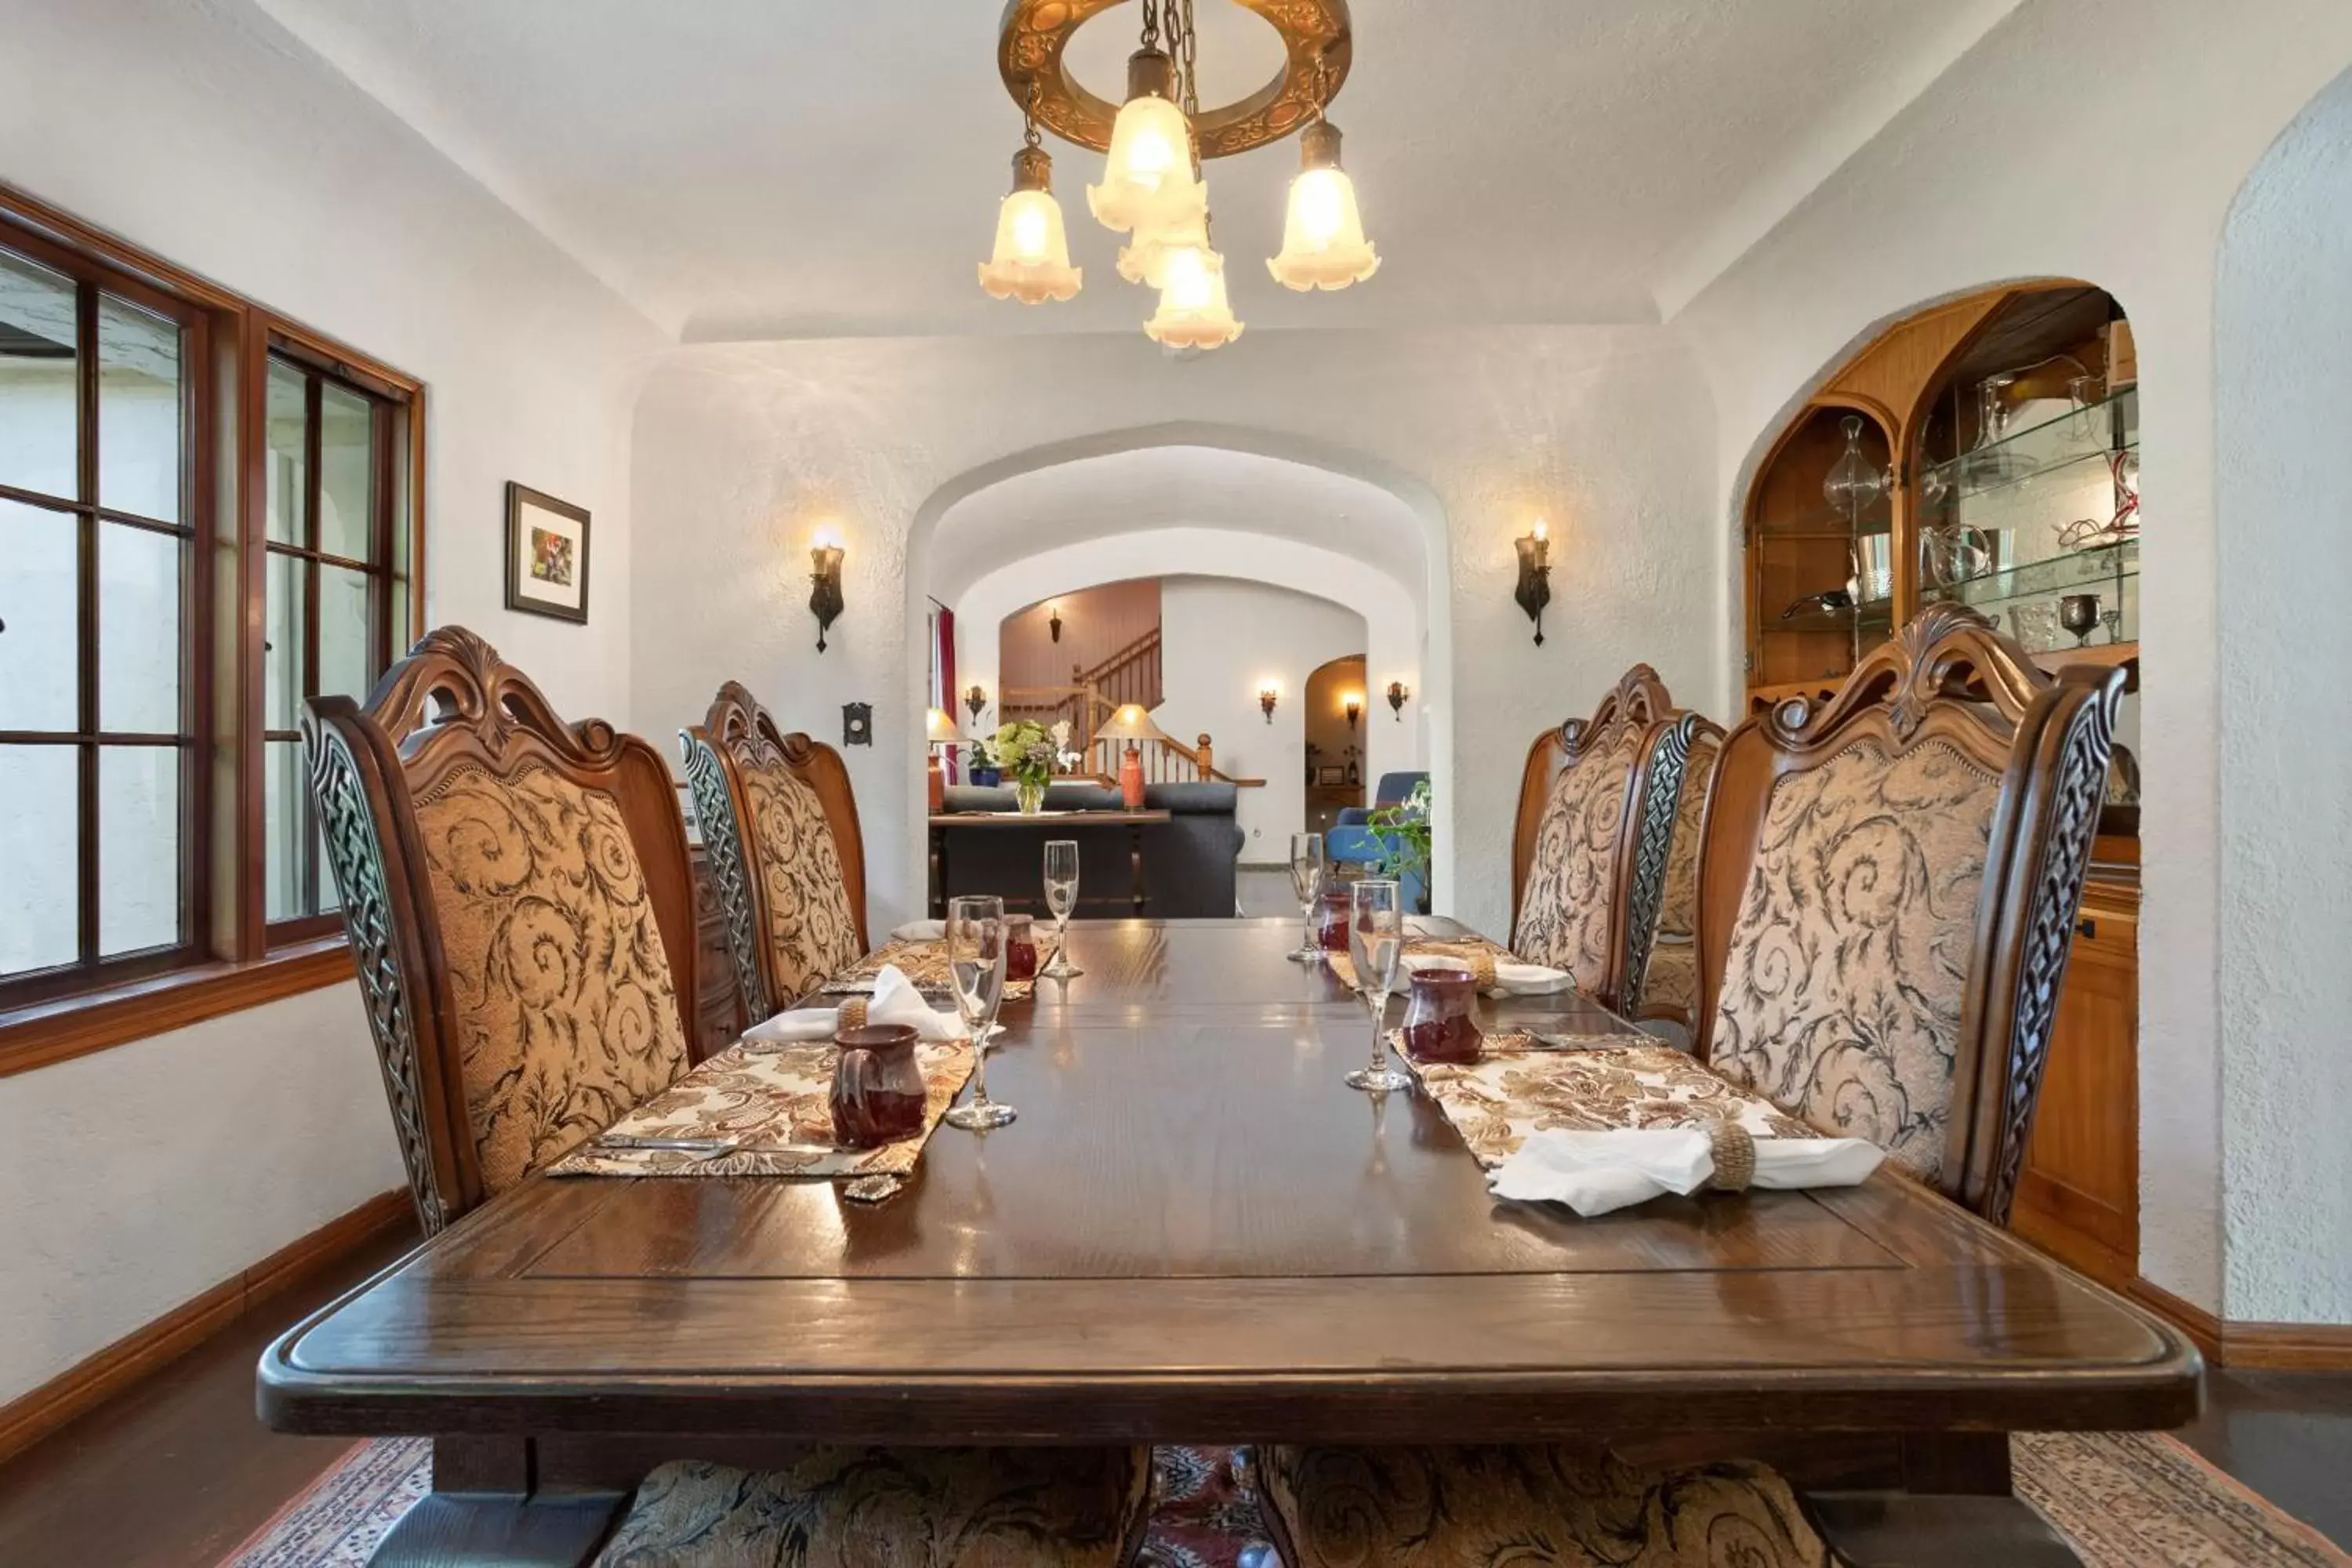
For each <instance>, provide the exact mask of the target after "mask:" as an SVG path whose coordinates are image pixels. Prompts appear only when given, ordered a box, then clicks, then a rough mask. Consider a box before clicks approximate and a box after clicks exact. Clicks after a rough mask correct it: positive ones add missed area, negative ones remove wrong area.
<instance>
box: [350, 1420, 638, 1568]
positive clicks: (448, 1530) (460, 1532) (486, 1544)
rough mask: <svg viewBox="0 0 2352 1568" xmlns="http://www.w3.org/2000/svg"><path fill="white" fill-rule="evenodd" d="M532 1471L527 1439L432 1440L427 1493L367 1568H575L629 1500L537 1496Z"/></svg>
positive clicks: (612, 1494) (598, 1494)
mask: <svg viewBox="0 0 2352 1568" xmlns="http://www.w3.org/2000/svg"><path fill="white" fill-rule="evenodd" d="M535 1469H536V1465H535V1455H534V1453H533V1445H532V1443H531V1440H530V1438H528V1437H436V1438H435V1439H434V1440H433V1489H432V1491H431V1492H429V1493H427V1494H426V1495H425V1497H424V1498H422V1499H420V1500H418V1501H417V1504H416V1506H415V1508H412V1509H410V1510H408V1511H407V1512H406V1513H405V1514H404V1515H402V1516H401V1519H400V1522H399V1523H397V1524H395V1525H394V1526H393V1527H392V1530H391V1531H390V1533H388V1534H387V1535H385V1536H384V1538H383V1542H382V1543H381V1544H380V1545H378V1546H377V1547H376V1549H375V1555H374V1556H373V1557H371V1558H370V1559H368V1562H369V1564H370V1568H449V1564H452V1563H510V1564H514V1565H515V1568H580V1565H581V1564H583V1563H587V1562H589V1561H590V1560H591V1559H593V1557H594V1556H595V1554H596V1549H597V1548H598V1547H599V1546H601V1545H603V1544H604V1537H605V1536H606V1535H608V1534H610V1533H611V1532H612V1529H613V1525H614V1521H616V1520H617V1519H618V1518H619V1517H620V1513H621V1510H622V1509H623V1508H624V1507H625V1506H626V1504H627V1503H628V1500H629V1494H628V1493H627V1492H625V1491H575V1492H546V1491H540V1490H538V1489H537V1488H536V1482H535V1475H534V1471H535Z"/></svg>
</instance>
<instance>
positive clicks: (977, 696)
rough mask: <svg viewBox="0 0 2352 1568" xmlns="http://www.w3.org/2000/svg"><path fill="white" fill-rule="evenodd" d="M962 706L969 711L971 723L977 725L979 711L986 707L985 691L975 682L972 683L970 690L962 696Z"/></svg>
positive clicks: (986, 695) (986, 692) (986, 697)
mask: <svg viewBox="0 0 2352 1568" xmlns="http://www.w3.org/2000/svg"><path fill="white" fill-rule="evenodd" d="M963 705H964V706H965V707H967V708H969V709H971V721H972V722H973V723H975V724H977V723H979V722H980V710H982V709H983V708H985V707H987V706H988V691H987V689H986V688H984V687H982V685H981V684H980V682H978V681H977V680H975V681H973V682H972V683H971V690H970V691H967V692H965V693H964V694H963Z"/></svg>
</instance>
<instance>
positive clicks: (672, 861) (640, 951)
mask: <svg viewBox="0 0 2352 1568" xmlns="http://www.w3.org/2000/svg"><path fill="white" fill-rule="evenodd" d="M308 706H309V711H308V712H307V714H306V715H305V717H304V719H303V721H302V732H303V738H304V741H305V742H306V744H307V746H308V748H309V756H310V791H311V797H312V799H313V801H314V802H315V803H316V805H317V807H318V813H319V819H320V824H321V826H322V827H323V829H324V837H325V840H326V850H327V860H328V863H329V864H330V865H331V867H332V868H333V870H334V873H335V881H336V884H337V886H338V887H339V888H340V889H341V894H342V908H343V923H344V928H345V930H346V931H349V933H350V935H351V942H352V953H353V955H354V956H355V957H356V959H357V960H358V963H359V972H360V984H361V993H362V997H363V999H364V1000H365V1002H366V1004H367V1008H368V1023H369V1026H370V1028H371V1030H372V1031H373V1035H374V1038H375V1045H376V1052H377V1056H378V1058H379V1059H380V1061H381V1064H382V1067H383V1080H384V1091H385V1093H386V1095H387V1096H388V1098H389V1099H390V1100H391V1104H392V1115H393V1124H394V1130H395V1131H396V1132H397V1133H398V1136H399V1142H400V1148H401V1155H402V1157H403V1159H404V1161H405V1162H406V1164H407V1169H408V1182H409V1190H410V1193H411V1194H412V1195H413V1196H414V1197H415V1201H416V1210H417V1215H418V1217H419V1218H420V1219H421V1220H422V1221H423V1223H424V1226H425V1232H426V1234H428V1235H430V1234H432V1233H434V1232H436V1231H438V1230H440V1229H441V1228H442V1227H443V1226H446V1224H447V1223H448V1222H449V1221H451V1220H453V1219H455V1218H456V1217H457V1215H461V1214H463V1213H465V1212H466V1211H467V1210H468V1209H470V1208H472V1207H474V1206H475V1205H478V1204H479V1203H481V1202H482V1201H483V1200H485V1199H487V1198H490V1197H493V1196H496V1195H497V1194H499V1193H502V1192H504V1191H506V1190H507V1189H508V1188H509V1187H511V1186H513V1185H514V1184H516V1183H518V1182H520V1181H521V1180H522V1179H523V1178H524V1177H526V1176H528V1175H530V1173H532V1172H534V1171H537V1170H539V1169H541V1168H542V1167H543V1166H545V1165H547V1164H549V1163H552V1162H553V1161H554V1160H556V1159H557V1158H559V1157H560V1156H562V1154H563V1153H565V1152H568V1151H569V1150H570V1149H571V1148H572V1145H573V1144H574V1143H576V1142H579V1141H580V1140H581V1139H583V1138H585V1137H587V1136H589V1135H591V1134H593V1133H594V1132H598V1131H602V1130H603V1129H604V1127H606V1126H608V1125H610V1124H611V1123H612V1122H613V1121H615V1120H617V1119H618V1118H619V1117H620V1116H621V1114H622V1113H623V1112H625V1111H626V1110H630V1109H631V1108H633V1107H634V1106H635V1105H636V1104H637V1103H638V1101H640V1100H645V1099H646V1098H647V1097H648V1096H650V1095H652V1094H653V1093H655V1092H656V1091H657V1090H659V1089H665V1088H667V1087H668V1085H669V1083H670V1081H671V1080H672V1079H675V1078H677V1075H678V1074H679V1073H680V1072H681V1071H683V1070H684V1069H685V1068H686V1067H687V1064H688V1055H689V1051H688V1040H689V1039H690V1038H691V1037H692V1027H691V1023H692V1021H691V1018H690V1017H689V1016H688V1009H689V1008H690V1007H691V1005H692V998H693V996H694V963H695V931H694V889H693V887H692V884H691V882H690V881H689V880H688V873H687V858H686V856H687V847H686V828H685V824H684V823H683V821H682V820H681V819H680V817H679V816H678V811H677V791H676V789H675V787H674V786H673V785H672V784H670V783H669V780H668V777H667V774H668V771H669V770H668V768H667V766H666V765H665V764H664V763H663V762H662V760H661V757H660V755H659V754H658V753H656V752H655V751H654V750H653V748H652V747H650V746H648V745H646V743H645V742H643V741H640V740H638V739H636V738H635V736H632V735H624V734H621V733H618V732H617V731H614V729H613V727H612V726H611V725H609V724H606V723H604V721H601V720H596V719H589V720H583V721H581V722H580V723H578V724H566V723H565V722H564V721H562V719H560V718H558V717H557V716H556V714H555V711H554V710H552V709H551V708H550V707H549V706H548V703H547V699H546V698H545V697H543V696H542V695H541V693H540V690H539V688H538V687H536V686H534V685H533V684H531V682H530V679H529V678H527V677H526V676H524V675H523V674H522V672H521V671H520V670H517V669H515V668H512V667H510V666H509V665H508V664H506V663H505V662H503V661H502V660H501V659H500V658H499V655H498V650H497V649H495V648H493V647H490V645H489V644H488V643H486V642H484V641H483V640H482V639H481V638H480V637H476V636H475V635H474V634H473V633H471V632H469V631H467V630H465V629H463V628H462V627H454V626H453V627H446V628H444V629H442V630H439V631H436V632H433V633H430V634H428V635H427V636H426V637H424V638H423V639H422V640H421V641H419V642H418V643H417V644H416V646H415V647H414V648H413V649H411V650H410V652H409V655H408V657H407V658H404V659H403V660H402V661H401V662H400V663H398V664H396V665H394V667H393V668H391V669H390V670H387V671H386V672H385V674H384V677H383V680H382V681H380V682H379V683H378V684H377V686H376V689H375V691H374V692H373V695H372V696H371V698H370V700H369V702H368V705H367V707H366V708H365V709H362V708H361V706H360V705H359V704H358V703H357V702H355V701H353V700H352V699H351V698H349V697H320V698H314V699H312V700H310V703H309V705H308Z"/></svg>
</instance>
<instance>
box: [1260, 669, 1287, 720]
mask: <svg viewBox="0 0 2352 1568" xmlns="http://www.w3.org/2000/svg"><path fill="white" fill-rule="evenodd" d="M1281 697H1282V689H1281V688H1280V687H1278V686H1276V685H1275V684H1274V682H1272V681H1270V680H1269V681H1267V682H1266V683H1265V685H1264V686H1261V687H1259V688H1258V689H1257V705H1258V707H1259V708H1260V709H1262V710H1264V711H1265V721H1266V722H1267V723H1269V724H1271V723H1273V722H1274V705H1275V703H1276V701H1278V700H1280V699H1281Z"/></svg>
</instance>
